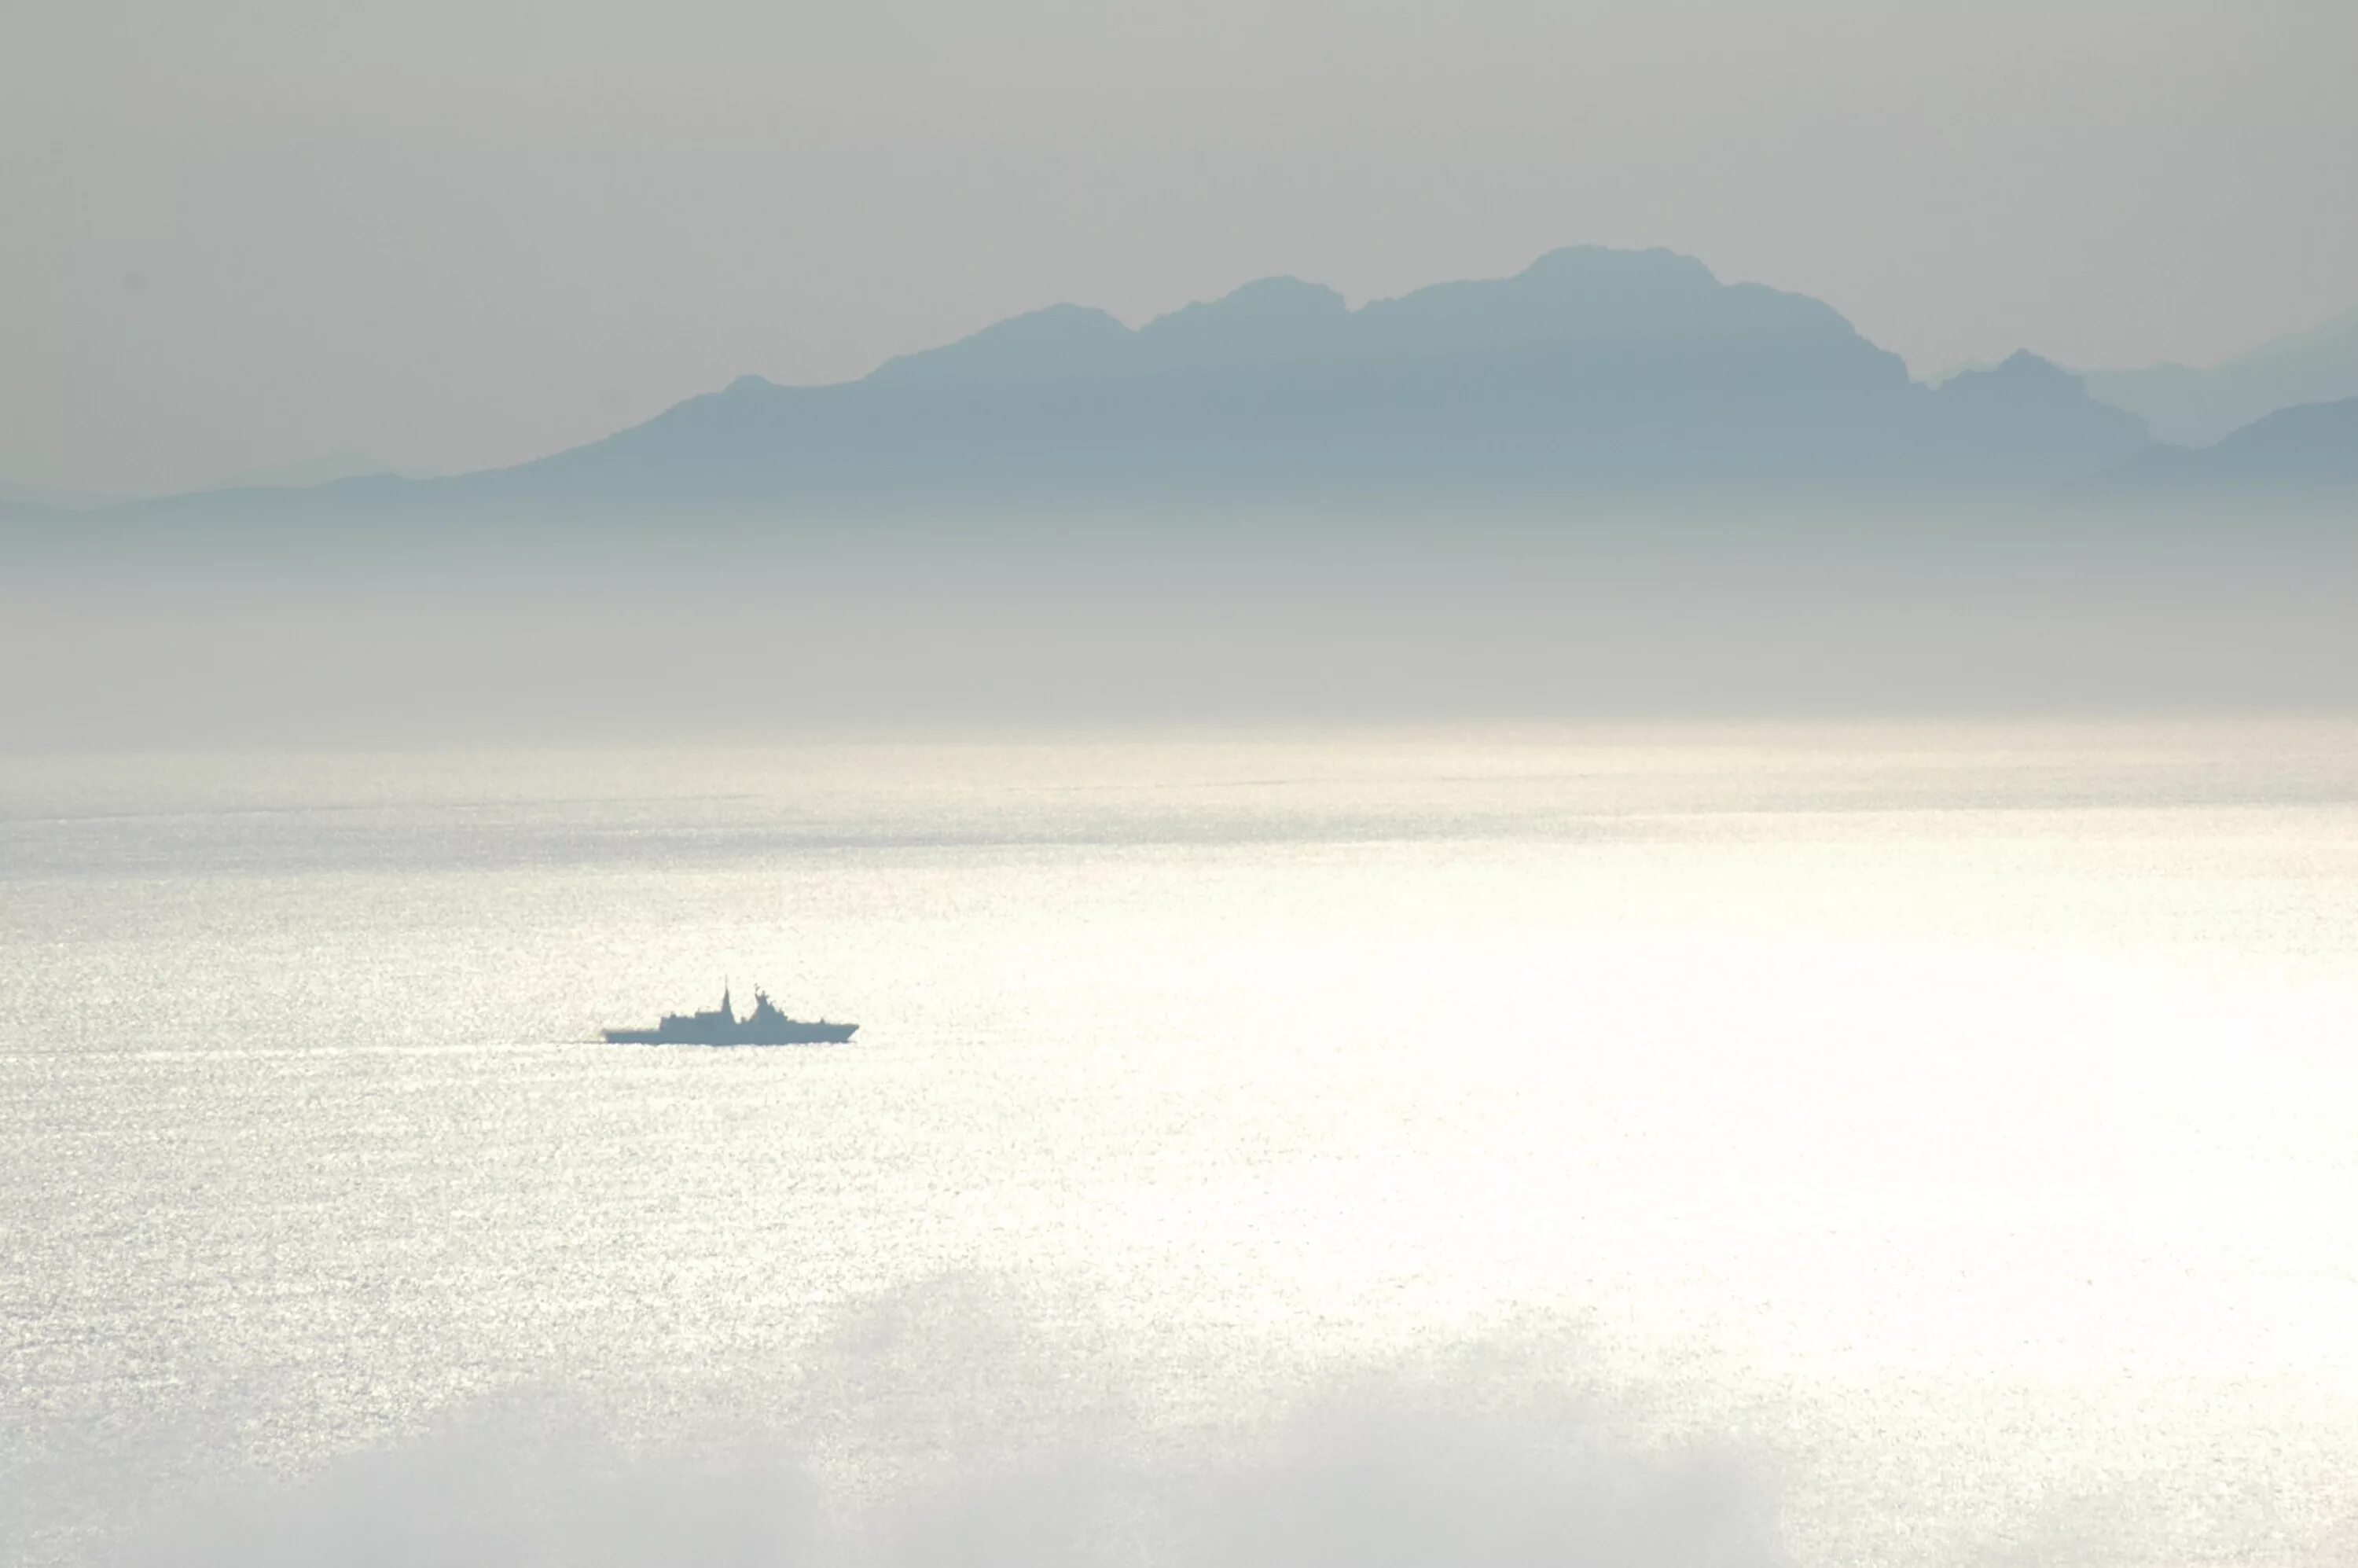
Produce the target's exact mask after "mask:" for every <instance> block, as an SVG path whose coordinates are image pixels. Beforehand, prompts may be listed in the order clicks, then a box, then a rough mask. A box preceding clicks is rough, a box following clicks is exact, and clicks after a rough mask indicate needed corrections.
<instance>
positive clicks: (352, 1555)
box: [0, 719, 2358, 1568]
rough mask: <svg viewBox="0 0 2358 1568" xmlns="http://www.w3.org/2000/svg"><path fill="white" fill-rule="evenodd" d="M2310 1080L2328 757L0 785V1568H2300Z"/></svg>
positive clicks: (920, 765)
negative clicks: (755, 1032) (777, 1013)
mask: <svg viewBox="0 0 2358 1568" xmlns="http://www.w3.org/2000/svg"><path fill="white" fill-rule="evenodd" d="M724 977H725V978H726V979H729V980H730V982H731V983H733V984H735V985H736V986H737V987H738V988H740V989H741V990H742V989H745V988H747V987H750V986H751V985H752V984H753V983H756V982H758V983H761V984H763V985H765V986H766V987H767V988H768V989H770V991H771V993H772V994H773V996H775V997H776V998H777V999H778V1000H779V1002H780V1004H781V1005H782V1006H784V1007H785V1008H786V1009H787V1010H788V1011H793V1012H795V1013H796V1014H797V1015H798V1016H815V1015H820V1014H824V1015H825V1016H828V1017H833V1018H845V1019H856V1020H859V1021H860V1022H861V1024H862V1028H861V1032H860V1036H859V1040H858V1043H857V1044H853V1045H850V1046H847V1047H842V1048H828V1049H811V1050H772V1051H744V1052H709V1051H698V1050H695V1049H692V1048H690V1049H676V1050H670V1049H644V1048H631V1049H624V1048H614V1047H605V1046H601V1045H599V1044H592V1043H591V1042H593V1041H594V1040H595V1039H596V1032H597V1030H598V1029H599V1028H600V1026H601V1025H606V1024H613V1023H622V1022H636V1021H642V1020H644V1019H645V1018H649V1017H652V1016H653V1015H654V1013H655V1012H657V1011H664V1010H666V1009H684V1008H687V1007H688V1006H690V1005H695V1006H708V1005H710V1002H711V1000H712V999H713V998H714V997H715V996H717V994H718V991H719V987H720V985H721V983H722V981H723V979H724ZM2353 1021H2358V725H2353V724H2351V723H2348V722H2337V721H2314V722H2309V721H2301V722H2296V721H2289V720H2288V721H2281V722H2259V721H2251V722H2240V723H2224V722H2220V723H2202V722H2193V721H2169V722H2164V721H2159V720H2155V721H2149V722H2136V723H2131V722H2121V723H2112V724H2096V723H2089V722H2076V721H2067V720H2061V719H2058V720H2054V721H2049V722H2042V723H2022V724H1968V723H1963V722H1952V723H1938V724H1935V723H1920V724H1896V723H1895V724H1883V725H1873V724H1864V723H1855V724H1824V725H1817V726H1807V727H1805V726H1798V725H1791V724H1782V725H1780V724H1771V723H1767V722H1760V723H1752V724H1744V725H1717V726H1714V725H1707V724H1704V723H1701V722H1693V723H1685V724H1664V725H1650V726H1648V725H1636V724H1618V725H1614V724H1601V723H1600V724H1590V725H1584V726H1561V725H1560V726H1547V727H1541V726H1525V727H1498V728H1487V729H1476V728H1465V727H1461V728H1455V729H1402V730H1379V729H1372V728H1364V729H1357V730H1339V731H1320V732H1310V731H1308V730H1269V731H1265V732H1261V733H1253V734H1225V735H1212V734H1204V733H1188V732H1180V731H1172V732H1168V733H1161V734H1135V733H1133V734H1129V735H1124V736H1115V737H1100V738H1094V739H1092V738H1072V737H1064V738H1049V739H1041V740H1037V741H971V742H966V743H958V744H941V745H919V744H914V743H898V742H886V741H868V742H860V743H850V742H846V743H841V744H818V743H811V744H805V745H780V746H773V747H766V748H752V747H747V748H739V749H729V748H718V747H716V748H708V749H702V750H695V749H686V750H684V749H681V748H678V747H666V748H664V749H661V750H654V749H650V750H644V751H635V752H632V751H600V750H591V749H571V750H565V749H546V750H538V751H526V750H498V749H483V750H474V751H467V750H449V749H446V750H440V751H435V750H423V749H422V750H418V751H414V752H402V753H383V754H366V753H358V752H297V751H276V752H264V751H248V752H216V753H211V754H199V753H191V754H185V755H172V756H150V755H132V754H116V755H97V754H89V755H72V754H69V755H59V756H51V757H33V756H15V757H7V758H5V759H0V1499H5V1504H6V1507H5V1509H0V1559H5V1560H6V1561H9V1562H23V1563H84V1562H123V1561H129V1562H175V1563H186V1562H222V1563H228V1562H238V1563H332V1562H352V1563H377V1562H383V1563H395V1562H427V1561H433V1562H445V1563H494V1562H501V1563H509V1562H552V1563H560V1562H561V1563H586V1562H616V1563H622V1562H659V1561H669V1562H680V1563H707V1562H709V1563H752V1562H765V1561H794V1562H801V1561H815V1560H824V1559H827V1558H828V1556H829V1554H838V1555H840V1556H841V1557H843V1558H844V1559H845V1560H868V1559H875V1560H882V1561H894V1562H908V1563H919V1562H938V1561H941V1560H943V1559H944V1558H945V1557H946V1556H951V1555H957V1556H961V1557H964V1558H968V1559H970V1560H975V1561H983V1560H990V1561H1001V1560H1006V1561H1014V1560H1016V1559H1017V1558H1022V1560H1024V1561H1027V1562H1042V1561H1049V1562H1074V1563H1081V1562H1090V1563H1097V1562H1117V1561H1128V1560H1130V1559H1133V1558H1136V1559H1141V1560H1148V1561H1176V1562H1204V1563H1210V1562H1216V1561H1217V1562H1230V1563H1233V1562H1238V1561H1243V1562H1256V1561H1269V1562H1271V1563H1275V1562H1277V1561H1279V1560H1281V1559H1282V1560H1285V1561H1291V1562H1323V1561H1330V1560H1331V1561H1336V1562H1340V1561H1344V1560H1347V1559H1348V1560H1353V1561H1364V1562H1368V1563H1401V1564H1406V1563H1409V1562H1410V1561H1412V1560H1415V1561H1427V1560H1432V1559H1434V1558H1440V1557H1447V1558H1449V1559H1451V1560H1495V1561H1498V1562H1501V1563H1526V1562H1528V1563H1534V1564H1536V1563H1539V1562H1540V1561H1541V1560H1546V1561H1593V1562H1598V1563H1618V1564H1626V1565H1628V1568H1652V1565H1655V1564H1663V1565H1667V1564H1670V1563H1682V1564H1683V1563H1722V1564H1731V1565H1732V1564H1738V1563H1778V1562H1790V1563H1800V1564H1811V1565H1817V1564H1826V1565H1833V1564H1895V1565H1896V1564H1901V1563H1908V1564H1952V1563H1954V1564H1966V1563H2033V1562H2035V1563H2062V1562H2085V1563H2172V1564H2228V1563H2234V1564H2279V1563H2282V1564H2292V1563H2323V1562H2327V1561H2334V1560H2346V1556H2347V1553H2348V1552H2350V1551H2351V1550H2352V1549H2353V1544H2358V1482H2353V1476H2358V1350H2353V1343H2358V1340H2353V1336H2352V1335H2351V1334H2350V1332H2349V1325H2351V1324H2352V1323H2353V1322H2358V1141H2353V1139H2352V1137H2351V1135H2350V1130H2351V1129H2352V1127H2353V1126H2358V1054H2353V1044H2358V1042H2354V1041H2353V1034H2354V1033H2358V1022H2353ZM1403 1499H1405V1500H1403ZM1388 1510H1389V1511H1388ZM1395 1527H1397V1528H1395Z"/></svg>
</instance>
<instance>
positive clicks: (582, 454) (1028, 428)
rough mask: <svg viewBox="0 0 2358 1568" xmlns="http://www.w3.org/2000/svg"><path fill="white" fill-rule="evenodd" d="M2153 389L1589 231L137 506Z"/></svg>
mask: <svg viewBox="0 0 2358 1568" xmlns="http://www.w3.org/2000/svg"><path fill="white" fill-rule="evenodd" d="M2144 445H2146V437H2145V434H2144V432H2143V429H2142V427H2140V426H2139V425H2138V424H2137V422H2136V420H2135V418H2134V417H2133V416H2127V415H2125V414H2123V413H2122V412H2120V411H2119V410H2117V409H2115V408H2113V407H2110V406H2106V405H2104V404H2101V403H2098V402H2096V401H2094V400H2093V399H2091V398H2090V397H2088V396H2087V395H2085V392H2084V391H2083V390H2082V388H2081V386H2080V385H2079V384H2078V383H2077V382H2076V380H2075V379H2074V378H2073V377H2072V376H2071V375H2070V374H2069V373H2066V372H2063V371H2061V370H2059V369H2057V368H2056V367H2055V366H2053V365H2050V364H2048V363H2047V362H2044V361H2041V360H2039V359H2036V358H2034V357H2032V356H2030V355H2027V354H2023V355H2017V356H2016V357H2015V358H2014V359H2012V360H2010V361H2008V362H2006V364H2004V365H2001V366H1999V367H1997V368H1996V369H1995V370H1992V371H1988V372H1985V373H1973V374H1968V375H1964V376H1960V377H1958V378H1957V379H1956V380H1955V381H1953V382H1952V383H1950V384H1947V385H1945V386H1943V387H1942V388H1941V389H1940V390H1939V391H1937V392H1936V391H1934V390H1932V389H1931V388H1929V387H1925V386H1922V385H1920V384H1916V383H1915V382H1913V381H1911V380H1910V379H1909V375H1908V373H1907V370H1906V368H1905V366H1904V365H1903V364H1902V363H1901V362H1900V361H1899V359H1898V357H1897V356H1896V355H1893V354H1891V353H1888V352H1887V351H1884V350H1882V349H1879V348H1877V347H1876V346H1875V345H1874V344H1873V343H1870V342H1868V341H1866V339H1864V338H1863V337H1861V336H1860V335H1859V334H1858V333H1857V331H1856V330H1854V329H1853V328H1852V326H1851V325H1850V323H1849V322H1848V321H1846V320H1844V319H1843V317H1842V316H1841V315H1840V314H1839V313H1837V312H1836V311H1834V310H1833V309H1832V308H1830V307H1828V306H1826V305H1824V304H1823V303H1822V302H1820V301H1818V300H1815V299H1812V298H1808V297H1804V296H1801V295H1796V294H1788V293H1783V292H1780V291H1779V290H1776V289H1772V288H1768V287H1761V286H1759V285H1757V284H1734V285H1730V284H1724V283H1721V282H1720V281H1719V280H1718V279H1716V278H1714V276H1712V274H1711V272H1710V270H1709V269H1708V268H1706V267H1705V266H1704V265H1703V264H1702V263H1700V262H1698V261H1696V260H1694V259H1693V258H1692V257H1688V256H1682V255H1677V254H1672V253H1671V252H1668V251H1660V250H1654V251H1614V250H1604V249H1596V248H1581V249H1574V250H1564V251H1558V252H1555V253H1553V254H1549V255H1546V256H1543V257H1541V259H1540V260H1539V261H1538V262H1536V263H1534V264H1533V265H1531V267H1529V268H1527V269H1526V270H1525V271H1523V272H1522V273H1520V274H1519V275H1517V276H1513V277H1507V278H1496V279H1487V280H1480V281H1473V282H1461V283H1445V284H1439V285H1436V286H1434V287H1429V288H1422V289H1419V290H1417V291H1415V292H1414V293H1412V294H1408V295H1404V296H1401V297H1399V298H1396V299H1387V300H1379V301H1376V302H1374V303H1371V304H1368V305H1366V306H1363V307H1361V308H1358V309H1356V310H1354V309H1351V308H1347V306H1346V305H1345V303H1344V301H1343V299H1342V298H1341V297H1340V296H1338V295H1336V293H1335V292H1334V291H1333V290H1332V289H1328V288H1325V287H1320V286H1318V285H1315V284H1310V283H1304V282H1302V281H1301V280H1299V279H1294V278H1282V277H1280V278H1266V279H1263V280H1261V281H1260V282H1258V283H1253V284H1249V285H1247V286H1245V287H1242V288H1239V289H1238V290H1236V291H1235V292H1234V293H1232V294H1229V295H1228V296H1227V297H1224V298H1221V299H1217V300H1213V301H1210V302H1207V303H1203V304H1197V305H1191V306H1188V307H1186V308H1184V309H1180V310H1176V311H1174V312H1172V313H1171V314H1169V315H1167V316H1164V317H1162V318H1160V319H1157V320H1154V321H1152V322H1150V323H1148V324H1147V325H1146V326H1144V327H1141V328H1139V329H1137V330H1130V328H1127V327H1125V326H1123V325H1122V324H1121V323H1120V321H1117V320H1115V319H1113V318H1112V317H1110V316H1108V315H1106V314H1105V313H1104V312H1102V311H1097V310H1090V309H1086V308H1080V307H1077V306H1070V305H1063V306H1056V307H1053V308H1049V309H1046V310H1040V311H1034V312H1033V313H1031V314H1029V315H1025V316H1019V317H1016V318H1014V319H1011V320H1006V321H1002V322H1000V323H999V324H997V325H996V326H993V327H990V328H988V329H986V330H982V331H980V332H978V333H976V334H974V335H973V336H971V337H968V338H965V339H962V340H960V341H957V342H954V343H950V344H947V345H945V346H943V347H941V348H938V349H932V350H928V351H925V352H922V353H914V354H909V355H905V356H903V357H902V358H899V359H896V360H892V361H891V362H888V363H886V364H884V365H883V366H882V367H880V368H879V369H878V370H877V371H876V372H874V373H872V374H871V375H869V376H867V377H865V378H863V379H861V380H859V381H856V382H849V383H843V384H836V385H830V386H780V385H776V384H772V383H770V382H768V381H765V380H763V379H762V378H761V377H758V376H744V377H741V378H740V379H739V380H737V381H736V382H733V383H731V384H730V385H729V386H727V387H725V388H723V389H722V390H720V391H719V392H715V393H711V394H708V395H703V396H699V397H694V398H690V399H688V400H687V402H685V403H682V404H679V405H677V406H675V407H673V408H671V409H668V410H666V411H665V413H663V414H662V415H659V416H656V417H655V418H654V419H652V420H649V421H648V422H646V423H645V424H643V425H640V426H638V427H633V428H631V429H627V430H623V431H622V432H619V433H618V434H616V435H613V436H611V437H608V438H605V439H603V440H600V441H596V442H592V443H590V444H589V445H587V446H584V447H580V448H578V449H573V450H570V451H566V452H560V453H557V454H556V455H555V456H552V457H549V458H545V459H541V460H537V461H534V462H528V463H525V464H522V465H520V466H517V467H514V468H510V469H506V470H495V471H490V472H484V473H478V474H472V475H466V476H461V477H458V478H452V479H446V480H434V481H402V480H395V479H391V478H373V479H367V480H352V481H343V482H341V483H339V484H335V485H330V486H323V487H319V488H317V489H313V490H308V491H270V492H259V491H249V492H233V493H225V494H224V493H216V494H213V495H210V496H206V497H203V498H201V499H192V498H185V497H184V498H176V499H175V500H173V501H171V502H168V503H150V504H149V505H148V506H147V507H146V508H143V510H145V511H147V512H150V513H155V512H159V511H160V512H164V513H173V514H226V513H231V512H236V513H240V514H244V515H249V516H254V515H260V516H267V515H271V514H278V513H282V512H287V511H288V509H298V510H301V511H303V512H304V513H305V514H316V513H317V512H318V511H319V509H321V508H322V507H325V508H328V509H330V510H334V511H339V512H360V513H373V512H390V513H395V514H403V515H410V514H449V515H466V516H473V517H486V518H491V517H496V518H508V517H514V516H518V515H523V514H535V513H547V514H557V515H563V516H577V515H580V514H585V513H591V512H598V511H608V512H612V513H615V514H631V515H645V514H649V513H651V512H659V513H664V514H675V513H676V514H693V513H698V512H712V511H721V512H730V513H740V514H794V513H796V512H799V511H807V510H813V509H817V510H826V511H830V512H836V513H843V512H847V511H858V510H861V509H864V508H871V507H877V508H885V509H917V510H931V511H942V510H953V509H990V508H993V507H1019V508H1037V507H1043V506H1047V507H1056V506H1066V505H1068V506H1077V507H1084V508H1090V507H1095V508H1109V507H1110V508H1134V507H1139V506H1150V505H1155V504H1160V503H1179V504H1201V503H1253V504H1260V503H1275V504H1297V503H1311V504H1324V503H1352V504H1368V503H1384V504H1393V503H1397V504H1403V505H1412V506H1413V505H1432V504H1441V505H1448V506H1483V505H1497V504H1506V505H1513V504H1519V503H1528V502H1541V503H1551V504H1552V503H1562V502H1566V501H1573V502H1578V501H1582V500H1592V501H1597V502H1607V503H1620V502H1626V501H1631V500H1642V499H1647V498H1670V499H1680V500H1687V499H1695V498H1701V497H1708V496H1712V495H1722V496H1734V497H1736V498H1739V499H1742V500H1745V501H1747V502H1748V501H1750V500H1753V499H1757V498H1758V497H1759V496H1761V495H1763V494H1767V493H1778V494H1785V495H1790V496H1799V497H1802V498H1817V497H1824V496H1829V495H1837V494H1860V495H1868V496H1877V497H1882V496H1892V495H1910V494H1914V495H1925V494H1934V495H1942V496H1950V495H1957V494H2005V493H2024V492H2042V491H2046V490H2050V489H2052V488H2053V487H2056V486H2059V485H2062V484H2067V483H2070V482H2072V481H2079V480H2082V479H2085V478H2088V477H2090V476H2092V475H2095V474H2099V473H2103V472H2104V471H2107V470H2112V469H2114V468H2116V467H2118V466H2119V465H2120V464H2121V463H2122V462H2123V461H2124V460H2126V459H2127V458H2129V457H2130V456H2131V455H2132V454H2134V453H2135V452H2136V451H2137V450H2139V449H2141V448H2142V447H2143V446H2144Z"/></svg>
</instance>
